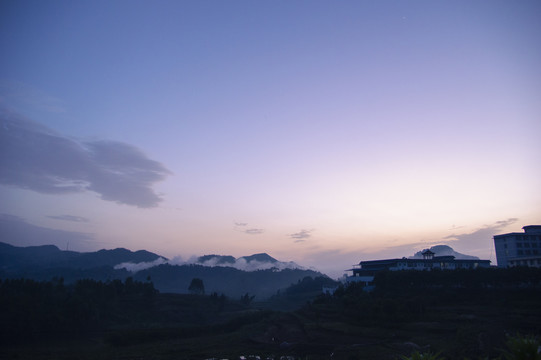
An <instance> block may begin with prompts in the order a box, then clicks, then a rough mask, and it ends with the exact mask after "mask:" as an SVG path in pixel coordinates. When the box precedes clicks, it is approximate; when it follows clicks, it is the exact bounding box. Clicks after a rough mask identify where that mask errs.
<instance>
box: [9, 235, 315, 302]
mask: <svg viewBox="0 0 541 360" xmlns="http://www.w3.org/2000/svg"><path fill="white" fill-rule="evenodd" d="M307 276H309V277H318V276H324V275H323V274H321V273H319V272H317V271H314V270H309V269H305V268H303V267H301V266H299V265H297V264H295V263H294V262H282V261H279V260H277V259H275V258H273V257H271V256H270V255H268V254H265V253H261V254H254V255H250V256H242V257H239V258H235V257H233V256H230V255H205V256H200V257H198V258H192V259H189V260H188V261H182V260H181V259H180V258H175V259H172V260H169V259H167V258H165V257H163V256H160V255H158V254H154V253H151V252H148V251H146V250H139V251H135V252H133V251H130V250H127V249H113V250H105V249H103V250H99V251H96V252H89V253H79V252H75V251H63V250H60V249H58V248H57V247H56V246H54V245H45V246H31V247H17V246H13V245H9V244H5V243H0V278H29V279H34V280H45V281H48V280H51V279H53V278H63V279H64V281H65V282H67V283H71V282H75V281H77V280H79V279H94V280H99V281H111V280H114V279H120V280H125V279H126V278H128V277H133V278H134V279H136V280H140V281H147V279H150V280H151V281H152V282H153V283H154V285H155V287H156V289H158V290H159V291H160V292H171V293H187V292H188V287H189V285H190V282H191V280H192V279H193V278H200V279H202V280H203V282H204V285H205V290H206V292H207V293H212V292H216V293H223V294H225V295H227V296H234V297H237V296H241V295H244V294H246V293H249V294H252V295H256V296H257V297H258V298H264V297H268V296H272V295H273V294H275V293H276V292H277V291H278V290H280V289H283V288H286V287H288V286H289V285H291V284H293V283H296V282H298V281H299V280H302V279H303V278H305V277H307Z"/></svg>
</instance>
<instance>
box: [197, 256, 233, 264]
mask: <svg viewBox="0 0 541 360" xmlns="http://www.w3.org/2000/svg"><path fill="white" fill-rule="evenodd" d="M235 261H237V259H235V258H234V257H233V256H231V255H214V254H212V255H203V256H200V257H198V258H197V262H198V263H200V264H204V263H208V262H215V264H216V265H224V264H234V263H235Z"/></svg>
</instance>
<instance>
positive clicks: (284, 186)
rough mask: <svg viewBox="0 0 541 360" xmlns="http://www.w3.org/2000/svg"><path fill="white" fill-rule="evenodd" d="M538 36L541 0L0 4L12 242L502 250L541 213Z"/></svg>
mask: <svg viewBox="0 0 541 360" xmlns="http://www.w3.org/2000/svg"><path fill="white" fill-rule="evenodd" d="M540 38H541V3H540V2H539V1H492V0H491V1H437V2H435V1H339V2H330V1H152V2H148V1H131V0H130V1H26V0H17V1H10V0H5V1H2V2H1V3H0V49H2V50H1V52H2V55H1V56H0V122H1V126H0V171H1V172H0V199H1V201H0V214H3V215H1V218H0V220H1V221H0V224H1V226H2V227H1V228H0V231H2V232H1V233H0V235H1V239H0V241H5V242H8V243H12V244H15V245H29V244H43V243H55V245H57V246H59V247H61V248H65V247H66V246H67V243H68V242H69V244H70V245H69V247H70V249H71V250H78V251H93V250H97V249H100V248H115V247H126V248H129V249H132V250H137V249H147V250H149V251H153V252H157V253H159V254H161V255H164V256H167V257H173V256H176V255H181V256H183V257H186V258H187V257H189V256H191V255H194V254H195V255H202V254H206V253H221V254H227V255H229V254H230V255H233V256H237V257H238V256H242V255H249V254H252V253H257V252H268V253H269V254H271V255H272V256H274V257H276V258H278V259H280V260H284V261H289V260H292V261H296V262H298V263H300V264H302V265H305V266H314V267H316V268H318V269H320V270H322V271H325V272H327V273H329V274H331V275H333V276H339V275H340V274H341V273H342V270H344V269H347V268H349V267H350V265H351V264H353V263H358V262H359V261H360V260H369V259H375V258H380V257H395V256H399V257H401V256H409V255H413V253H414V252H415V251H417V250H419V249H422V248H425V247H429V246H431V245H434V244H448V245H450V246H452V247H453V248H455V250H457V251H459V252H462V253H467V254H470V255H476V256H479V257H482V258H486V259H492V260H493V261H495V256H494V253H493V242H492V236H493V235H494V234H497V233H502V232H508V231H520V229H521V227H522V226H524V225H529V224H541V180H540V179H541V170H540V166H539V164H541V142H540V141H539V134H540V133H541V101H540V99H541V66H539V64H541V39H540ZM25 231H26V232H25ZM40 234H42V235H40Z"/></svg>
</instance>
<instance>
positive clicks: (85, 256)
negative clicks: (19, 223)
mask: <svg viewBox="0 0 541 360" xmlns="http://www.w3.org/2000/svg"><path fill="white" fill-rule="evenodd" d="M159 258H163V257H162V256H159V255H157V254H154V253H151V252H148V251H145V250H139V251H136V252H132V251H130V250H127V249H122V248H118V249H113V250H100V251H97V252H89V253H79V252H75V251H64V250H60V249H59V248H57V247H56V246H54V245H43V246H29V247H18V246H13V245H9V244H5V243H0V264H1V265H0V269H2V270H7V271H16V270H17V269H28V268H32V267H39V268H45V269H47V268H59V267H61V268H76V269H92V268H97V267H102V266H115V265H117V264H119V263H122V262H134V263H139V262H151V261H155V260H157V259H159ZM163 259H165V258H163Z"/></svg>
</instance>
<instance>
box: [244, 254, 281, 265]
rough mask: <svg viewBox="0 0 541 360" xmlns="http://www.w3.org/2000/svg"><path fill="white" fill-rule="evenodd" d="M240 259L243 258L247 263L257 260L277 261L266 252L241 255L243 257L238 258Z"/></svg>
mask: <svg viewBox="0 0 541 360" xmlns="http://www.w3.org/2000/svg"><path fill="white" fill-rule="evenodd" d="M240 259H244V260H245V261H246V262H248V263H249V262H251V261H259V262H267V263H269V262H270V263H273V264H274V263H277V262H278V260H276V259H275V258H273V257H272V256H270V255H269V254H267V253H259V254H253V255H250V256H243V257H240V258H239V259H238V260H240Z"/></svg>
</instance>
